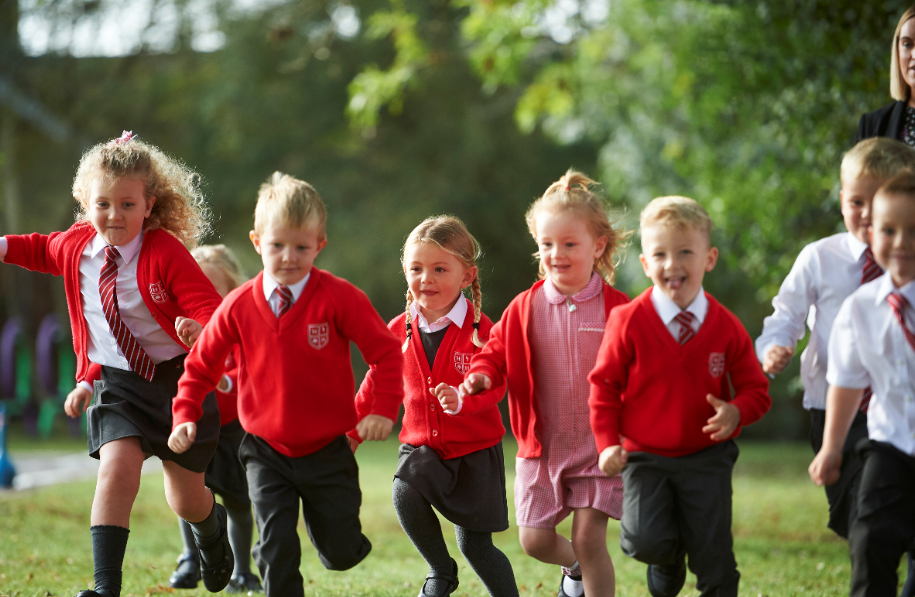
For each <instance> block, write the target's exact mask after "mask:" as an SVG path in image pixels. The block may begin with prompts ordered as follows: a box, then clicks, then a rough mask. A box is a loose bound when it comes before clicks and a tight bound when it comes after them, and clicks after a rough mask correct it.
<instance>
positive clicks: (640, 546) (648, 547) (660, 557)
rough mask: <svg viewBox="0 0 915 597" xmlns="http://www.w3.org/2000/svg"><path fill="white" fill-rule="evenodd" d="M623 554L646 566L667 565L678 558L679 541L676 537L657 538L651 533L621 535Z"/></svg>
mask: <svg viewBox="0 0 915 597" xmlns="http://www.w3.org/2000/svg"><path fill="white" fill-rule="evenodd" d="M620 547H621V548H622V550H623V553H624V554H626V555H627V556H629V557H631V558H635V559H636V560H638V561H640V562H643V563H645V564H661V565H667V564H671V563H673V561H674V560H675V559H676V557H677V552H678V549H679V541H678V540H677V539H676V538H674V537H657V536H653V535H652V534H650V533H643V534H638V535H634V534H621V535H620Z"/></svg>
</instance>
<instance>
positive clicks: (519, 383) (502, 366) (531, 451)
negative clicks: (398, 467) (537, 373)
mask: <svg viewBox="0 0 915 597" xmlns="http://www.w3.org/2000/svg"><path fill="white" fill-rule="evenodd" d="M542 285H543V280H541V281H539V282H537V283H536V284H534V285H533V287H531V288H530V289H528V290H525V291H524V292H522V293H521V294H519V295H518V296H516V297H515V298H514V299H513V300H512V302H511V303H510V304H509V305H508V308H506V309H505V313H503V314H502V319H501V320H499V323H497V324H496V325H495V326H493V328H492V332H491V333H490V336H489V342H487V343H486V346H484V347H483V350H482V351H480V352H479V353H478V354H477V355H476V356H475V357H473V361H471V363H470V371H469V372H468V373H482V374H484V375H486V376H488V377H489V379H490V380H492V386H493V387H492V388H491V389H489V390H486V391H484V392H480V393H479V394H477V395H476V396H474V397H473V398H475V399H476V400H475V402H476V403H477V404H479V405H480V406H479V408H483V407H485V406H486V405H489V404H495V403H497V402H498V401H499V400H500V399H501V398H502V392H503V390H502V387H503V384H504V383H506V381H507V382H508V412H509V415H510V416H511V423H512V433H513V434H514V435H515V439H516V440H518V456H519V457H520V458H539V457H540V451H541V449H542V447H541V445H540V440H538V439H537V433H539V431H540V421H539V420H538V415H537V404H536V402H535V401H534V373H533V371H531V347H530V341H529V340H528V326H529V321H530V314H531V297H532V296H533V294H534V292H535V291H536V290H537V289H538V288H540V286H542ZM603 292H604V309H605V311H606V313H607V319H608V324H607V326H608V327H607V329H610V327H609V325H610V324H609V319H610V318H609V314H610V310H611V309H613V308H614V307H616V306H617V305H622V304H624V303H626V302H628V301H629V297H627V296H626V295H625V294H624V293H622V292H620V291H619V290H617V289H615V288H613V287H612V286H609V285H608V284H604V287H603ZM464 408H467V402H466V401H465V402H464Z"/></svg>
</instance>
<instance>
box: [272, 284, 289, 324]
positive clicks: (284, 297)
mask: <svg viewBox="0 0 915 597" xmlns="http://www.w3.org/2000/svg"><path fill="white" fill-rule="evenodd" d="M276 295H277V296H278V297H280V308H279V310H277V312H276V317H277V319H279V318H280V317H282V316H283V315H284V314H285V313H286V311H288V310H289V308H290V307H292V291H291V290H289V287H288V286H282V285H280V286H277V287H276Z"/></svg>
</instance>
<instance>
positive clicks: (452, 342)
mask: <svg viewBox="0 0 915 597" xmlns="http://www.w3.org/2000/svg"><path fill="white" fill-rule="evenodd" d="M463 300H467V299H463ZM406 317H407V316H406V314H405V313H401V314H400V315H399V316H398V317H395V318H394V319H392V320H391V322H390V323H389V324H388V329H389V330H391V331H392V332H394V334H395V335H396V336H397V339H398V340H399V341H400V343H401V345H403V343H404V342H406V339H407V332H406V325H405V321H406ZM472 324H473V305H472V304H470V301H467V315H466V316H465V319H464V322H463V325H462V327H458V326H456V325H454V324H452V325H450V326H449V327H448V331H447V332H445V337H444V338H443V339H442V344H441V346H439V349H438V352H437V353H436V354H435V362H434V363H433V365H434V366H433V367H432V369H431V370H430V369H429V360H428V359H427V358H426V352H425V350H423V343H422V339H421V338H420V336H419V331H418V330H417V326H416V323H414V324H413V334H412V339H411V340H410V345H409V346H408V347H407V349H406V351H405V352H404V378H403V379H404V393H405V396H404V416H403V425H402V426H401V431H400V441H401V442H403V443H405V444H412V445H414V446H429V447H430V448H432V449H433V450H435V451H436V452H437V453H438V454H439V456H441V457H442V458H457V457H458V456H464V455H465V454H469V453H471V452H476V451H477V450H482V449H484V448H489V447H491V446H494V445H496V444H497V443H499V442H500V441H502V436H504V435H505V427H503V426H502V415H501V414H500V413H499V408H498V406H496V405H495V404H487V405H485V406H483V407H482V408H481V405H480V404H478V403H477V401H476V400H475V397H473V396H470V397H467V398H465V401H464V404H463V406H462V407H461V410H460V412H459V413H458V414H456V415H449V414H448V413H446V412H445V411H444V410H442V407H441V405H440V404H439V402H438V399H436V397H435V396H433V395H432V393H431V392H430V391H429V390H430V389H431V388H434V387H436V386H437V385H438V384H440V383H442V382H444V383H446V384H448V385H450V386H455V387H457V386H458V385H460V383H461V382H462V381H464V372H466V371H467V368H468V367H469V366H470V359H471V357H472V356H473V355H474V354H477V353H478V352H479V351H480V350H481V349H480V348H479V347H478V346H476V345H475V344H474V343H473V340H472V336H473V325H472ZM491 329H492V321H490V320H489V318H488V317H486V315H482V314H481V316H480V339H481V340H483V341H484V342H485V341H486V339H487V338H488V337H489V332H490V330H491ZM376 372H377V367H372V368H371V369H369V371H368V373H367V374H366V376H365V380H364V381H363V382H362V386H361V387H360V388H359V394H358V395H357V396H356V408H357V410H358V411H359V415H360V417H359V418H360V419H361V418H362V417H364V416H365V415H367V414H369V413H368V411H367V405H370V404H371V403H372V394H373V388H374V386H375V375H376ZM503 392H504V388H503V389H502V390H501V391H500V392H497V393H498V394H499V395H500V396H501V394H502V393H503ZM355 439H357V440H358V438H355Z"/></svg>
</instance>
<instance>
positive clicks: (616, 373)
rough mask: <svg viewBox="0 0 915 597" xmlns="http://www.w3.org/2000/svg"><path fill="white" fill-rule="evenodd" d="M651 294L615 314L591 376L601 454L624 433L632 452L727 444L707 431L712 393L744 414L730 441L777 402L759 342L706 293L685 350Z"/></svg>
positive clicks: (681, 452) (665, 452)
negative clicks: (702, 315)
mask: <svg viewBox="0 0 915 597" xmlns="http://www.w3.org/2000/svg"><path fill="white" fill-rule="evenodd" d="M652 290H653V289H652V288H649V289H648V290H646V291H645V292H643V293H642V294H641V295H639V296H638V297H637V298H636V299H635V300H634V301H632V302H631V303H629V304H628V305H625V306H624V307H620V308H619V309H615V310H614V311H613V313H612V314H611V320H610V321H609V322H608V324H607V333H606V334H605V335H604V340H603V343H602V344H601V347H600V352H599V353H598V355H597V363H596V364H595V366H594V369H593V370H592V371H591V374H590V375H589V376H588V380H589V381H590V382H591V396H590V398H589V399H588V404H589V406H590V407H591V428H592V429H593V430H594V437H595V439H596V440H597V450H598V452H602V451H603V450H604V449H605V448H608V447H610V446H617V445H619V444H620V435H622V436H623V437H624V438H625V439H624V440H623V444H622V445H623V447H624V448H625V449H626V450H627V451H629V452H650V453H652V454H658V455H660V456H668V457H676V456H685V455H687V454H692V453H693V452H698V451H699V450H702V449H704V448H708V447H710V446H713V445H716V444H719V443H721V442H716V441H714V440H712V439H711V434H708V433H703V432H702V428H703V427H705V425H707V421H708V419H709V418H711V417H713V416H714V415H715V410H714V409H713V408H712V406H711V405H710V404H709V403H708V401H707V400H706V395H707V394H711V395H713V396H716V397H718V398H719V399H721V400H727V401H730V402H731V403H732V404H734V406H736V407H737V408H738V409H739V410H740V425H738V427H737V429H736V430H734V434H733V435H732V436H731V439H733V438H735V437H737V436H738V435H739V434H740V428H741V427H743V426H746V425H750V424H751V423H755V422H756V421H758V420H759V419H760V418H762V416H763V415H764V414H765V413H766V412H767V411H768V410H769V407H770V406H771V404H772V400H771V399H770V398H769V380H767V379H766V376H765V375H763V372H762V369H761V368H760V366H759V361H757V360H756V353H755V352H754V350H753V341H752V340H750V336H749V334H747V331H746V329H744V327H743V324H741V323H740V320H739V319H737V317H736V316H735V315H734V314H733V313H731V312H730V311H728V310H727V309H726V308H724V307H723V306H722V305H721V303H719V302H718V301H716V300H715V299H714V298H713V297H712V296H711V295H710V294H708V293H706V295H705V296H706V297H707V298H708V302H709V307H708V313H707V314H706V316H705V321H703V322H702V327H700V328H699V332H698V333H697V334H696V335H695V336H694V337H693V338H692V339H690V340H689V341H688V342H687V343H686V344H684V345H682V346H681V345H680V343H679V342H677V340H676V339H675V338H674V337H673V335H672V334H671V333H670V331H669V330H668V329H667V326H665V325H664V322H663V321H661V317H660V316H659V315H658V312H657V310H656V309H655V308H654V304H653V303H652V302H651V293H652ZM729 381H730V386H733V388H734V394H733V396H732V395H731V391H730V387H729V383H728V382H729Z"/></svg>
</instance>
